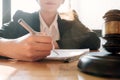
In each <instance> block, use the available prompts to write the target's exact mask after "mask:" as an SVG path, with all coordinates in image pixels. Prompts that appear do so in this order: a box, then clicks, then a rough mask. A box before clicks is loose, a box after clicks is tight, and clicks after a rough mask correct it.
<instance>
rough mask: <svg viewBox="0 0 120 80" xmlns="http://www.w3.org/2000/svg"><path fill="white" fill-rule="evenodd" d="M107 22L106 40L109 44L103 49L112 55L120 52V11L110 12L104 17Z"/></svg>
mask: <svg viewBox="0 0 120 80" xmlns="http://www.w3.org/2000/svg"><path fill="white" fill-rule="evenodd" d="M103 18H104V20H105V26H104V36H103V37H104V38H105V39H106V40H107V42H106V43H105V44H104V45H103V47H104V48H105V49H106V50H107V51H109V52H111V53H119V52H120V10H117V9H114V10H109V11H108V12H107V13H105V15H104V16H103Z"/></svg>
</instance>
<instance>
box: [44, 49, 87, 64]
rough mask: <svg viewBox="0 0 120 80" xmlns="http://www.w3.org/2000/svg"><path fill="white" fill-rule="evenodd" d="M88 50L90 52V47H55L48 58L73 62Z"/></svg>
mask: <svg viewBox="0 0 120 80" xmlns="http://www.w3.org/2000/svg"><path fill="white" fill-rule="evenodd" d="M87 52H89V49H55V50H52V51H51V54H50V55H49V56H47V58H46V59H49V60H60V61H63V62H72V61H75V60H78V59H79V57H80V56H81V55H83V54H85V53H87Z"/></svg>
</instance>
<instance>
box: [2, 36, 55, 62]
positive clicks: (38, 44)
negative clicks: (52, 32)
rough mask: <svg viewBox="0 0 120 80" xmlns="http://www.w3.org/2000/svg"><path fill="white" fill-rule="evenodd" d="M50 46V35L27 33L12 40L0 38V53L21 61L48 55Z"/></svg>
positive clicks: (34, 59)
mask: <svg viewBox="0 0 120 80" xmlns="http://www.w3.org/2000/svg"><path fill="white" fill-rule="evenodd" d="M52 47H53V45H52V39H51V37H49V36H44V35H38V34H37V35H31V34H27V35H25V36H23V37H20V38H17V39H14V40H13V39H12V40H6V39H1V40H0V55H1V56H6V57H10V58H14V59H18V60H23V61H36V60H39V59H43V58H45V57H46V56H48V55H49V54H50V51H51V50H52Z"/></svg>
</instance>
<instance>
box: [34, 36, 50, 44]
mask: <svg viewBox="0 0 120 80" xmlns="http://www.w3.org/2000/svg"><path fill="white" fill-rule="evenodd" d="M33 40H34V41H35V42H40V43H51V42H52V38H51V37H50V36H38V35H36V36H34V37H33Z"/></svg>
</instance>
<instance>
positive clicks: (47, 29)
mask: <svg viewBox="0 0 120 80" xmlns="http://www.w3.org/2000/svg"><path fill="white" fill-rule="evenodd" d="M39 18H40V31H41V32H44V33H45V34H46V35H48V36H51V37H52V39H53V40H54V41H57V40H59V39H60V34H59V30H58V23H57V19H58V14H57V15H56V17H55V19H54V20H53V22H52V24H51V25H50V26H47V24H46V23H45V21H44V20H43V18H42V16H41V14H40V13H39Z"/></svg>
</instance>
